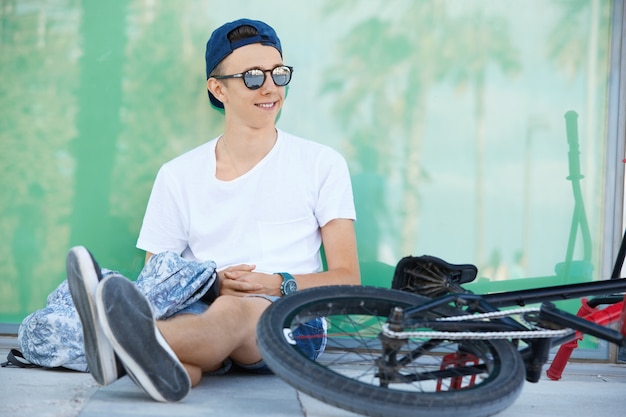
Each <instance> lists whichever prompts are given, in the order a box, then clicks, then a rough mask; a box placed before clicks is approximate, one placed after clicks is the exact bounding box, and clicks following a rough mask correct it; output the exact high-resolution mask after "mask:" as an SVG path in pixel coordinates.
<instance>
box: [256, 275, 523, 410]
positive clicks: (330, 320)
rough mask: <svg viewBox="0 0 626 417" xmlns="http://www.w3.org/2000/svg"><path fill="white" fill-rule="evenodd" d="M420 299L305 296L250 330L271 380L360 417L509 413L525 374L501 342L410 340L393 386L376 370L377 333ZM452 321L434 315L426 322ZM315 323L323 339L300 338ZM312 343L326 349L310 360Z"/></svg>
mask: <svg viewBox="0 0 626 417" xmlns="http://www.w3.org/2000/svg"><path fill="white" fill-rule="evenodd" d="M427 300H429V299H428V298H426V297H423V296H419V295H416V294H411V293H406V292H402V291H397V290H391V289H383V288H374V287H354V286H332V287H319V288H314V289H309V290H304V291H301V292H298V293H296V294H293V295H290V296H289V297H285V298H283V299H280V300H278V301H276V302H275V303H274V304H273V305H272V306H271V307H269V308H268V309H267V310H266V312H265V313H264V314H263V316H262V317H261V320H260V322H259V326H258V329H257V339H258V345H259V349H260V352H261V354H262V356H263V358H264V360H265V361H266V363H267V364H268V366H269V367H270V368H271V369H272V370H273V371H274V373H275V374H276V375H278V376H279V377H280V378H282V379H283V380H285V381H286V382H287V383H288V384H290V385H291V386H293V387H294V388H295V389H297V390H299V391H302V392H304V393H305V394H308V395H310V396H312V397H314V398H317V399H319V400H321V401H323V402H326V403H328V404H332V405H335V406H337V407H340V408H344V409H346V410H350V411H355V412H357V413H361V414H365V415H368V416H374V417H377V416H380V417H383V416H389V415H394V416H411V417H415V416H425V417H435V416H436V417H441V416H463V417H471V416H473V417H479V416H489V415H493V414H495V413H498V412H499V411H501V410H503V409H505V408H506V407H508V406H509V405H511V404H512V403H513V402H514V401H515V399H516V398H517V396H518V395H519V393H520V391H521V388H522V385H523V382H524V374H525V370H524V364H523V361H522V358H521V357H520V355H519V353H518V352H517V350H516V348H515V347H514V346H513V344H512V343H510V342H509V341H507V340H462V341H458V340H457V341H451V340H439V339H438V340H426V339H418V338H411V339H409V340H408V341H407V343H406V344H405V345H404V346H401V347H399V348H398V350H397V355H396V358H397V361H396V367H395V368H394V369H393V371H392V373H393V375H394V376H395V378H392V380H391V381H385V376H389V374H388V373H389V370H388V368H385V369H386V370H385V369H383V368H380V367H379V364H380V363H381V362H380V361H379V359H380V358H381V355H382V344H381V340H380V339H379V337H378V335H379V334H380V330H381V324H382V323H384V322H386V320H387V318H388V316H389V314H390V312H391V311H392V309H393V308H394V307H395V306H400V307H403V308H407V307H410V306H414V305H419V304H423V303H424V302H425V301H427ZM458 314H459V310H455V309H453V308H448V307H441V308H439V309H438V310H437V311H435V312H434V313H433V312H431V313H429V314H428V317H426V315H425V318H435V317H436V316H450V315H458ZM320 319H322V320H324V321H325V323H326V327H327V332H326V336H325V338H324V339H323V340H319V338H320V337H323V336H319V335H316V332H307V331H302V329H305V328H306V327H307V326H309V325H310V323H314V322H315V321H316V320H320ZM299 338H302V340H299ZM312 338H313V339H315V338H317V339H318V340H317V345H320V344H322V343H325V350H324V352H323V353H322V354H321V355H320V356H319V357H318V358H317V359H310V349H309V348H308V347H306V346H307V345H308V342H311V340H310V339H312ZM301 342H307V343H301ZM302 346H305V347H304V348H302Z"/></svg>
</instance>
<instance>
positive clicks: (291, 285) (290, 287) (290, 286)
mask: <svg viewBox="0 0 626 417" xmlns="http://www.w3.org/2000/svg"><path fill="white" fill-rule="evenodd" d="M297 290H298V284H297V283H296V281H295V280H293V279H290V280H288V281H286V282H285V285H284V286H283V292H284V293H285V295H287V294H291V293H294V292H296V291H297Z"/></svg>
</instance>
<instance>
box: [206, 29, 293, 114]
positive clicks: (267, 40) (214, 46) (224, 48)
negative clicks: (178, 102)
mask: <svg viewBox="0 0 626 417" xmlns="http://www.w3.org/2000/svg"><path fill="white" fill-rule="evenodd" d="M241 26H252V27H253V28H255V29H256V30H257V32H258V35H256V36H252V37H249V38H244V39H240V40H238V41H235V42H231V41H230V40H228V34H229V33H230V32H232V31H233V30H235V29H237V28H239V27H241ZM253 43H260V44H263V45H267V46H273V47H274V48H276V49H277V50H278V52H279V53H280V56H281V57H282V56H283V50H282V48H281V46H280V39H278V35H276V32H275V31H274V29H272V27H271V26H269V25H268V24H267V23H264V22H261V21H259V20H250V19H239V20H235V21H233V22H229V23H226V24H224V25H222V26H220V27H219V28H217V29H215V31H213V33H212V34H211V37H210V38H209V40H208V42H207V43H206V52H205V54H204V58H205V60H206V78H207V80H208V79H209V76H210V75H211V72H213V70H214V69H215V67H217V65H218V64H219V63H220V62H222V60H223V59H224V58H226V57H227V56H228V55H230V54H231V53H232V52H233V51H234V50H235V49H237V48H241V47H242V46H246V45H250V44H253ZM208 93H209V99H211V104H213V105H214V106H215V107H217V108H220V109H223V108H224V104H223V103H222V102H221V101H219V100H218V99H216V98H215V97H214V96H213V94H211V92H210V91H209V92H208Z"/></svg>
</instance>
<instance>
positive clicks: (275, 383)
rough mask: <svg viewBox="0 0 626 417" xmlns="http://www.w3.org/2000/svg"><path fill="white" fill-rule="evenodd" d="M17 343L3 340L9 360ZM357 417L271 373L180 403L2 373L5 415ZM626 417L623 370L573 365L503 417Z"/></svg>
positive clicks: (231, 379) (232, 381) (207, 388)
mask: <svg viewBox="0 0 626 417" xmlns="http://www.w3.org/2000/svg"><path fill="white" fill-rule="evenodd" d="M15 346H16V340H15V338H13V337H0V360H1V361H4V360H5V359H4V358H6V355H7V353H8V351H9V349H10V348H11V347H15ZM138 415H144V416H155V417H160V416H163V417H165V416H167V417H170V416H176V415H178V416H185V417H193V416H203V417H205V416H207V417H211V416H216V417H217V416H219V417H230V416H251V417H254V416H257V417H261V416H267V417H270V416H271V417H279V416H285V417H287V416H288V417H297V416H305V417H350V416H352V417H354V416H357V414H354V413H351V412H348V411H344V410H341V409H338V408H335V407H332V406H330V405H327V404H324V403H322V402H320V401H318V400H315V399H313V398H311V397H309V396H307V395H304V394H303V393H301V392H298V391H296V390H294V389H293V388H291V387H290V386H289V385H287V384H286V383H285V382H283V381H282V380H281V379H280V378H278V377H276V376H273V375H243V374H240V375H238V374H233V375H227V376H214V377H205V378H204V379H203V380H202V383H201V384H200V385H199V386H198V387H196V388H194V389H193V390H192V391H191V393H190V394H189V396H188V397H187V398H186V399H185V400H184V401H183V402H181V403H176V404H161V403H156V402H154V401H152V400H150V399H149V398H148V397H147V396H146V395H145V394H144V393H143V392H142V391H141V390H140V389H139V388H138V387H137V386H135V385H134V384H133V383H132V382H131V381H130V379H129V378H127V377H124V378H122V379H120V380H118V381H116V382H115V383H113V384H111V385H109V386H107V387H99V386H98V385H97V384H96V383H95V381H94V380H93V379H92V378H91V376H90V375H89V374H82V373H77V372H62V371H52V370H41V369H19V368H0V416H1V417H5V416H6V417H9V416H10V417H15V416H18V417H75V416H77V417H100V416H102V417H110V416H138ZM624 415H626V365H622V364H605V363H570V364H568V366H567V367H566V368H565V372H564V374H563V378H562V379H561V380H560V381H551V380H549V379H547V378H546V377H544V378H543V379H542V380H541V381H539V382H538V383H536V384H530V383H526V384H525V385H524V388H523V390H522V394H521V396H520V397H519V399H518V400H517V401H516V402H515V403H514V404H513V405H512V406H511V407H510V408H508V409H507V410H505V411H504V412H502V413H500V414H499V417H528V416H533V417H542V416H546V417H548V416H549V417H560V416H564V417H565V416H567V417H590V416H624Z"/></svg>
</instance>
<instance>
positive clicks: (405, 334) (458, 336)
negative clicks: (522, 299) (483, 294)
mask: <svg viewBox="0 0 626 417" xmlns="http://www.w3.org/2000/svg"><path fill="white" fill-rule="evenodd" d="M539 311H540V309H539V308H536V307H525V308H516V309H512V310H507V311H493V312H490V313H480V314H467V315H464V316H454V317H440V318H438V319H437V321H467V320H482V319H494V318H502V317H509V316H515V315H521V314H524V313H537V312H539ZM527 324H528V323H527ZM533 327H534V328H535V329H536V330H512V331H501V332H437V331H399V332H396V331H393V330H390V329H389V324H387V323H385V324H383V326H382V333H383V334H384V335H385V336H387V337H391V338H392V339H408V338H411V337H415V338H427V339H447V340H468V339H471V340H478V339H539V338H552V337H560V336H565V335H568V334H570V333H574V331H573V330H572V329H560V330H548V329H544V328H542V327H539V326H533Z"/></svg>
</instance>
